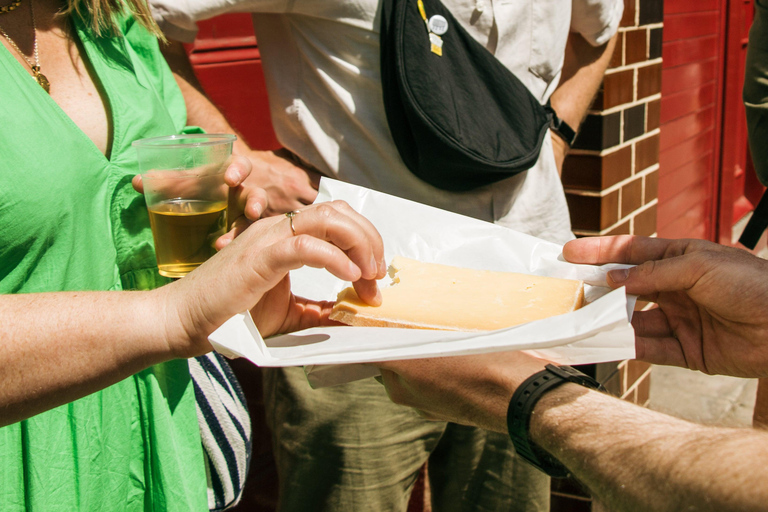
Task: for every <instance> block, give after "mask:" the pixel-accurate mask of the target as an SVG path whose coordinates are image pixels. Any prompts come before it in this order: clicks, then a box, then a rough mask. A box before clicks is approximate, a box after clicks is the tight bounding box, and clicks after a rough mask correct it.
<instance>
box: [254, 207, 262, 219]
mask: <svg viewBox="0 0 768 512" xmlns="http://www.w3.org/2000/svg"><path fill="white" fill-rule="evenodd" d="M253 208H254V209H255V210H256V218H257V219H260V218H261V214H262V213H264V207H263V206H262V205H261V203H256V204H255V205H254V206H253Z"/></svg>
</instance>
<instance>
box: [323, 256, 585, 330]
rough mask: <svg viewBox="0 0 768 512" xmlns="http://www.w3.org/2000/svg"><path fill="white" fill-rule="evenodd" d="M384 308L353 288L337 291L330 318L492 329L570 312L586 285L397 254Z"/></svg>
mask: <svg viewBox="0 0 768 512" xmlns="http://www.w3.org/2000/svg"><path fill="white" fill-rule="evenodd" d="M389 273H390V276H392V285H391V286H388V287H385V288H382V290H381V294H382V298H383V302H382V304H381V306H369V305H368V304H366V303H364V302H363V301H361V300H360V299H359V297H358V296H357V293H355V290H354V289H353V288H346V289H344V290H342V291H341V293H339V296H338V298H337V302H336V305H335V306H334V308H333V312H332V313H331V316H330V317H331V319H332V320H336V321H338V322H341V323H345V324H349V325H357V326H366V327H405V328H414V329H443V330H451V331H492V330H496V329H503V328H505V327H512V326H514V325H519V324H523V323H526V322H531V321H533V320H540V319H542V318H547V317H550V316H555V315H560V314H563V313H569V312H571V311H574V310H576V309H578V308H580V307H581V306H582V305H583V304H584V283H583V282H582V281H575V280H571V279H559V278H555V277H542V276H534V275H529V274H518V273H513V272H496V271H491V270H473V269H469V268H460V267H452V266H449V265H440V264H437V263H423V262H420V261H416V260H412V259H408V258H403V257H401V256H396V257H395V258H394V260H393V261H392V264H391V265H390V268H389Z"/></svg>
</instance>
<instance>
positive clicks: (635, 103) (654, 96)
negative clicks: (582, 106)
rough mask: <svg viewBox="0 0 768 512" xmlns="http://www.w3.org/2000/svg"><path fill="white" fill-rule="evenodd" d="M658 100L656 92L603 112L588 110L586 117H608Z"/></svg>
mask: <svg viewBox="0 0 768 512" xmlns="http://www.w3.org/2000/svg"><path fill="white" fill-rule="evenodd" d="M660 99H661V93H660V92H657V93H656V94H652V95H651V96H645V97H644V98H641V99H639V100H632V101H630V102H627V103H622V104H621V105H616V106H615V107H610V108H606V109H603V110H592V109H590V110H587V114H588V115H593V116H604V115H609V114H613V113H615V112H621V111H622V110H624V109H627V108H632V107H636V106H638V105H642V104H643V103H650V102H652V101H655V100H660Z"/></svg>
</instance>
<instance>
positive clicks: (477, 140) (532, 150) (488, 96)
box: [380, 0, 575, 191]
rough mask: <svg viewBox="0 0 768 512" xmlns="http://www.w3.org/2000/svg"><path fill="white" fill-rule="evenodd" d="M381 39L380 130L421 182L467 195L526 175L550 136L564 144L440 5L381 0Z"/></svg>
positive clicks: (569, 135)
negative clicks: (385, 128)
mask: <svg viewBox="0 0 768 512" xmlns="http://www.w3.org/2000/svg"><path fill="white" fill-rule="evenodd" d="M380 37H381V76H382V91H383V99H384V106H385V110H386V116H387V122H388V124H389V128H390V132H391V134H392V138H393V139H394V142H395V145H396V147H397V149H398V152H399V154H400V156H401V158H402V160H403V162H404V163H405V165H406V166H407V167H408V169H409V170H410V171H411V172H412V173H413V174H415V175H416V176H417V177H419V178H420V179H422V180H423V181H426V182H427V183H430V184H432V185H433V186H435V187H438V188H442V189H445V190H454V191H464V190H471V189H474V188H478V187H481V186H484V185H488V184H491V183H494V182H497V181H499V180H503V179H505V178H509V177H510V176H514V175H516V174H518V173H520V172H523V171H525V170H527V169H529V168H531V167H532V166H533V165H534V164H535V163H536V161H537V160H538V158H539V153H540V151H541V146H542V143H543V141H544V137H545V136H546V135H547V133H548V131H549V129H550V128H551V129H552V130H553V131H554V132H555V133H557V134H558V135H559V136H561V137H562V138H563V139H564V140H565V141H566V142H568V143H569V144H570V143H572V142H573V138H574V137H575V132H574V131H573V129H571V128H570V127H569V126H568V125H567V124H566V123H564V122H563V121H562V120H560V119H559V118H558V117H557V116H556V115H555V113H554V111H553V110H552V108H551V106H550V105H549V104H547V105H542V104H541V103H540V102H539V101H538V99H537V98H535V97H534V96H533V95H532V94H531V92H530V91H529V90H528V88H527V87H526V86H525V84H523V82H521V81H520V79H519V78H518V77H517V76H515V74H514V73H512V72H511V71H510V70H509V69H507V67H506V66H504V65H503V64H502V63H501V62H500V61H499V60H498V59H497V58H496V57H495V56H494V55H493V54H492V53H490V52H489V51H488V50H487V49H486V48H485V47H484V46H483V45H481V44H480V43H478V42H477V41H476V40H475V39H474V38H473V37H472V36H471V35H470V34H469V33H468V32H467V31H466V30H465V29H464V28H463V27H462V26H461V24H460V23H459V22H458V21H457V20H456V18H455V17H454V16H453V15H452V13H451V12H450V11H449V10H448V9H447V8H446V7H445V6H444V5H443V4H442V3H441V2H440V1H439V0H384V1H383V4H382V17H381V35H380Z"/></svg>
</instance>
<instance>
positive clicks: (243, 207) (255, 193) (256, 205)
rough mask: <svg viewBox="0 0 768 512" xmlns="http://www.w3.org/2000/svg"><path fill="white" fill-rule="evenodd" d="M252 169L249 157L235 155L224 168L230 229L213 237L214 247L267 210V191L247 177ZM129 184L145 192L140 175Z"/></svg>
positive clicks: (217, 247)
mask: <svg viewBox="0 0 768 512" xmlns="http://www.w3.org/2000/svg"><path fill="white" fill-rule="evenodd" d="M252 170H253V166H252V165H251V161H250V160H249V159H248V158H246V157H244V156H237V155H236V156H233V157H232V161H231V163H230V164H229V166H228V167H227V170H226V171H224V182H225V183H226V184H227V185H228V186H229V204H228V206H227V217H228V221H229V225H230V229H229V231H227V233H225V234H224V235H222V236H220V237H219V238H218V239H217V240H216V250H221V249H222V248H223V247H224V246H226V245H227V244H229V243H230V242H231V241H232V240H234V239H235V237H237V236H238V235H239V234H240V233H242V232H243V230H245V228H247V227H248V226H250V225H251V223H253V222H254V221H256V220H258V219H259V218H260V217H261V214H262V213H264V211H265V210H266V209H267V192H266V191H265V190H263V189H261V188H259V187H257V186H255V185H254V184H253V180H248V179H247V178H248V176H250V174H251V172H252ZM131 183H132V184H133V188H134V190H136V192H139V193H140V194H143V193H144V185H143V183H142V181H141V175H140V174H137V175H136V176H134V177H133V180H132V182H131Z"/></svg>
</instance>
